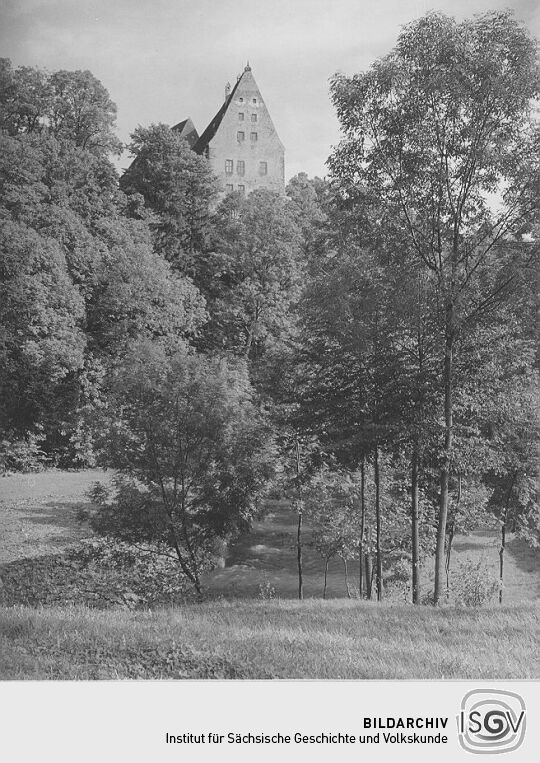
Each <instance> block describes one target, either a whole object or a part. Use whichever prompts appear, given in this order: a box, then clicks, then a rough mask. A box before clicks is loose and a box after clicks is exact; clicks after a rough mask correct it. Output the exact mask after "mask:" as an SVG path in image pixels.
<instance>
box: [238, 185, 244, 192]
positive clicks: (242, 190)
mask: <svg viewBox="0 0 540 763" xmlns="http://www.w3.org/2000/svg"><path fill="white" fill-rule="evenodd" d="M238 190H239V191H240V193H245V192H246V186H245V185H239V186H238Z"/></svg>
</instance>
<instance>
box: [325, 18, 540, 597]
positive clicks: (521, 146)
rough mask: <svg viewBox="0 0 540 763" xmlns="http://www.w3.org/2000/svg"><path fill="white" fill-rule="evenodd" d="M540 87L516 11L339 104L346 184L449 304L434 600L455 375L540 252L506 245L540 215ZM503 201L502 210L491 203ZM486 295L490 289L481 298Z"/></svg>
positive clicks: (411, 42)
mask: <svg viewBox="0 0 540 763" xmlns="http://www.w3.org/2000/svg"><path fill="white" fill-rule="evenodd" d="M539 89H540V82H539V67H538V58H537V47H536V44H535V42H534V40H533V39H531V37H530V36H529V35H528V33H527V32H526V31H525V30H524V29H523V28H522V27H520V26H519V24H517V22H515V21H514V20H513V18H512V17H511V15H510V14H509V13H508V12H493V13H487V14H483V15H480V16H477V17H475V18H474V19H473V20H467V21H464V22H461V23H457V22H456V21H454V20H453V19H451V18H448V17H446V16H444V15H442V14H439V13H430V14H427V15H426V16H424V17H423V18H421V19H419V20H418V21H415V22H413V23H412V24H410V25H408V26H407V27H405V29H404V30H403V32H402V33H401V35H400V37H399V39H398V43H397V46H396V48H395V49H394V50H393V51H392V52H391V53H390V54H389V55H388V56H386V57H384V58H383V59H380V60H379V61H377V62H376V63H375V64H374V65H373V66H372V68H371V69H370V70H369V71H368V72H366V73H364V74H359V75H355V76H353V77H351V78H348V77H345V76H344V75H336V76H335V77H334V79H333V81H332V97H333V101H334V104H335V106H336V108H337V111H338V117H339V119H340V121H341V124H342V127H343V130H344V133H345V138H344V140H343V142H342V144H341V145H340V146H339V147H338V148H337V149H336V151H335V152H334V154H333V155H332V157H331V159H330V166H331V169H332V172H333V174H334V176H335V177H336V178H337V179H340V180H342V181H343V182H345V183H347V184H348V185H350V186H352V187H359V186H364V187H368V188H369V189H370V191H371V192H372V193H374V194H375V195H376V196H377V197H378V198H379V199H380V200H381V202H382V203H383V205H384V206H385V208H386V210H387V211H388V213H389V214H391V215H392V216H393V217H394V218H395V219H396V220H398V221H399V223H400V225H401V229H402V235H403V242H404V243H403V245H404V246H405V247H407V248H408V249H410V250H411V251H412V252H413V253H414V255H415V256H416V258H417V259H418V261H419V262H420V263H422V266H423V267H424V268H425V269H426V271H428V272H429V273H431V274H432V275H433V276H434V278H435V279H436V281H437V285H438V288H439V292H440V299H441V304H442V306H443V315H444V323H443V325H444V330H443V332H442V337H441V343H442V345H443V348H444V360H443V362H442V368H441V374H440V378H441V388H442V392H443V396H444V405H443V412H444V426H443V433H442V434H443V437H442V440H443V442H442V452H443V456H442V459H441V464H440V495H439V516H438V530H437V549H436V558H435V601H436V603H437V602H438V601H439V600H440V598H441V595H442V590H443V578H444V551H445V537H446V523H447V515H448V495H449V482H450V477H451V473H452V463H453V455H454V439H453V433H454V424H453V415H454V367H455V360H456V353H458V352H459V342H460V340H461V338H462V337H463V336H464V335H466V334H467V332H468V331H469V329H470V327H471V325H474V321H475V319H476V318H477V317H478V316H479V315H480V314H481V313H486V312H488V311H490V310H493V309H495V308H496V306H497V305H498V304H499V302H500V301H502V300H503V299H504V298H507V297H508V294H509V292H510V291H511V289H512V287H513V286H514V285H515V283H516V280H517V278H516V271H519V267H520V265H521V264H522V263H523V262H525V261H527V260H528V259H529V258H530V256H531V254H532V252H531V249H533V248H534V247H531V246H530V245H527V244H526V243H525V242H519V245H517V246H508V245H507V244H506V237H507V236H508V234H509V233H510V232H513V231H516V232H517V231H519V230H520V229H522V228H523V226H524V225H526V222H527V220H528V219H530V218H531V217H533V216H534V214H535V212H536V211H537V207H538V194H537V192H536V193H535V192H534V187H535V186H534V183H535V181H536V179H537V177H538V162H539V159H538V153H537V151H536V145H537V140H538V137H537V136H538V127H537V126H535V124H534V122H533V120H532V117H531V104H532V99H534V98H535V97H536V96H537V95H538V93H539ZM493 194H499V198H500V205H499V206H500V209H498V210H497V209H496V210H494V209H493V208H492V206H493V205H490V197H491V196H492V195H493ZM479 287H481V288H479Z"/></svg>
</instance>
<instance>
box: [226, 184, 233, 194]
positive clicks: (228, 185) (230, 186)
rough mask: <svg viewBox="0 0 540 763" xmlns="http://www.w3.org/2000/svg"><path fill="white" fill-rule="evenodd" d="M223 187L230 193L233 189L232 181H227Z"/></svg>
mask: <svg viewBox="0 0 540 763" xmlns="http://www.w3.org/2000/svg"><path fill="white" fill-rule="evenodd" d="M225 188H226V189H227V193H232V192H233V190H234V187H233V184H232V183H227V185H226V186H225Z"/></svg>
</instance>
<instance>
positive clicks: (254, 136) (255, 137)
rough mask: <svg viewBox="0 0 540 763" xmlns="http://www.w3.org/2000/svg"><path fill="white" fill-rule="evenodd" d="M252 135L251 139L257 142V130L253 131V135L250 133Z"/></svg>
mask: <svg viewBox="0 0 540 763" xmlns="http://www.w3.org/2000/svg"><path fill="white" fill-rule="evenodd" d="M250 137H251V140H252V141H253V142H255V141H256V140H257V137H258V136H257V133H256V132H252V133H251V135H250Z"/></svg>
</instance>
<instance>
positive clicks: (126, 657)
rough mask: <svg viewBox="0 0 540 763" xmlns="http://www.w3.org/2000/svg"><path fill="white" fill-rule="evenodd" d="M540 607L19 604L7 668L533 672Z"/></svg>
mask: <svg viewBox="0 0 540 763" xmlns="http://www.w3.org/2000/svg"><path fill="white" fill-rule="evenodd" d="M539 620H540V608H539V607H538V606H537V605H534V604H530V605H516V606H512V607H503V608H501V609H499V608H498V607H497V608H495V607H486V608H483V609H464V608H461V609H453V608H450V607H443V608H441V609H437V610H433V609H430V608H427V607H425V608H422V609H416V608H415V609H413V608H412V607H410V606H407V605H397V606H389V605H384V604H383V605H377V604H374V603H373V604H372V603H369V602H358V601H347V600H343V599H341V600H340V599H337V600H336V599H334V600H328V601H321V600H316V599H312V600H307V601H304V602H298V601H292V600H278V601H276V600H274V601H253V600H244V601H237V602H228V601H213V602H207V603H204V604H198V605H197V604H190V605H187V606H186V607H183V608H178V609H169V610H161V611H155V612H129V611H125V610H121V611H114V612H111V611H97V610H90V609H86V608H82V607H70V608H50V609H49V608H43V609H35V608H34V609H30V608H27V607H12V608H7V609H5V610H4V611H3V612H2V613H1V615H0V643H1V648H0V654H1V655H2V656H1V657H0V673H1V675H2V676H3V677H4V678H11V679H20V678H32V679H125V678H141V679H148V678H154V679H155V678H168V679H175V678H250V679H266V678H311V679H366V678H369V679H400V678H402V679H411V678H412V679H490V678H500V679H527V678H538V676H539V675H540V652H539V650H538V632H539Z"/></svg>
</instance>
